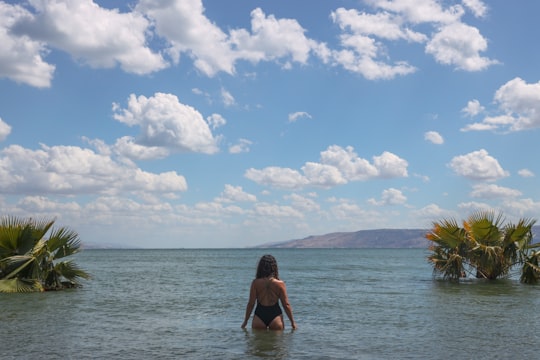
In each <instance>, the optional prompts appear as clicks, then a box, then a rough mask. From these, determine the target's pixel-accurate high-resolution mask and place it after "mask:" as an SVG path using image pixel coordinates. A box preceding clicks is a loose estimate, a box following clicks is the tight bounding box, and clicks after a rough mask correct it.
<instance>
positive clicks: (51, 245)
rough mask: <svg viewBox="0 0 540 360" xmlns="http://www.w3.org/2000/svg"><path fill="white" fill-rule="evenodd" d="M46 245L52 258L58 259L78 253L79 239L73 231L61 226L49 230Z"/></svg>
mask: <svg viewBox="0 0 540 360" xmlns="http://www.w3.org/2000/svg"><path fill="white" fill-rule="evenodd" d="M47 246H48V249H49V251H50V252H51V253H53V254H54V259H60V258H63V257H66V256H70V255H73V254H76V253H78V252H79V250H80V247H81V241H80V239H79V234H77V233H76V232H75V231H73V230H71V229H69V228H65V227H62V228H59V229H56V230H53V231H51V235H50V237H49V239H48V242H47Z"/></svg>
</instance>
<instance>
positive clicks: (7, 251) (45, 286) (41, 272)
mask: <svg viewBox="0 0 540 360" xmlns="http://www.w3.org/2000/svg"><path fill="white" fill-rule="evenodd" d="M53 225H54V220H45V219H43V220H36V219H31V218H30V219H20V218H17V217H12V216H5V217H2V218H0V292H34V291H48V290H60V289H65V288H72V287H78V286H80V282H79V280H80V279H88V278H89V275H88V274H87V273H86V272H85V271H84V270H82V269H80V268H79V267H78V266H77V265H76V264H75V263H74V262H73V261H72V260H61V261H60V259H64V258H66V257H68V256H70V255H73V254H75V253H77V252H79V251H80V245H81V242H80V239H79V235H78V234H77V233H76V232H75V231H73V230H71V229H69V228H66V227H60V228H54V227H53Z"/></svg>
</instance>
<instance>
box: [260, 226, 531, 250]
mask: <svg viewBox="0 0 540 360" xmlns="http://www.w3.org/2000/svg"><path fill="white" fill-rule="evenodd" d="M428 231H429V229H376V230H360V231H354V232H335V233H329V234H325V235H311V236H308V237H306V238H303V239H296V240H287V241H281V242H274V243H266V244H262V245H259V246H257V247H258V248H389V249H399V248H427V247H428V246H429V241H428V240H427V239H426V238H425V235H426V234H427V233H428ZM538 236H540V226H534V227H533V243H538V242H540V239H539V238H538Z"/></svg>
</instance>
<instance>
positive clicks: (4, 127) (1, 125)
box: [0, 118, 11, 141]
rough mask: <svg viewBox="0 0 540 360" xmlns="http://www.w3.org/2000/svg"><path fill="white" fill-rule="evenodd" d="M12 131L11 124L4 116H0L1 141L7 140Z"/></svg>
mask: <svg viewBox="0 0 540 360" xmlns="http://www.w3.org/2000/svg"><path fill="white" fill-rule="evenodd" d="M10 133H11V126H10V125H9V124H7V123H6V122H4V120H2V118H0V141H4V140H6V138H7V137H8V135H9V134H10Z"/></svg>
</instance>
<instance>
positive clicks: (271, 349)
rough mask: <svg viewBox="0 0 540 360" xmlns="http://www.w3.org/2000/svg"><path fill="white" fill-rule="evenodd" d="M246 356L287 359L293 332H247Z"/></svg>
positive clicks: (245, 331)
mask: <svg viewBox="0 0 540 360" xmlns="http://www.w3.org/2000/svg"><path fill="white" fill-rule="evenodd" d="M244 333H245V336H246V354H247V355H248V356H253V357H257V358H268V359H287V358H289V344H290V338H291V336H292V331H290V332H287V331H265V330H246V329H244Z"/></svg>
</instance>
